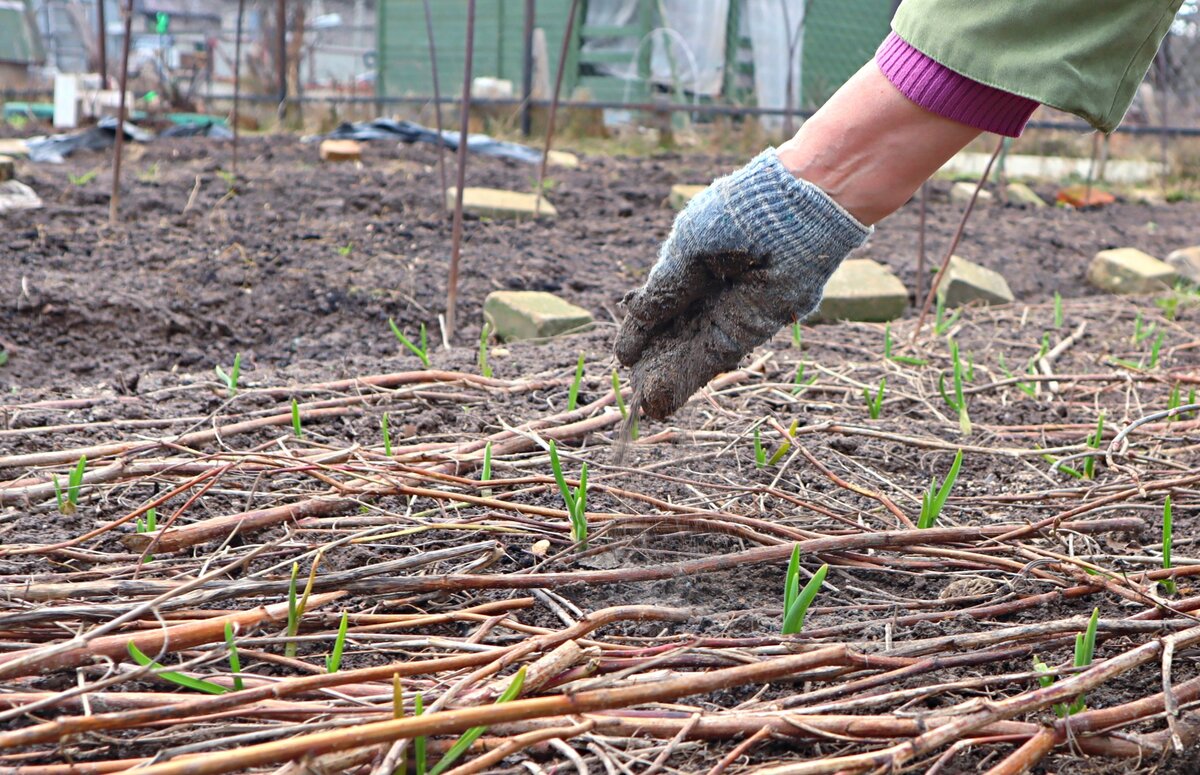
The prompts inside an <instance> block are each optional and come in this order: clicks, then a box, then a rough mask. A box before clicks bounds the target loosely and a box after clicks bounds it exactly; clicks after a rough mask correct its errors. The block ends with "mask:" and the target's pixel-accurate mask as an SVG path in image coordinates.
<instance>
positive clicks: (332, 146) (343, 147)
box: [321, 140, 362, 161]
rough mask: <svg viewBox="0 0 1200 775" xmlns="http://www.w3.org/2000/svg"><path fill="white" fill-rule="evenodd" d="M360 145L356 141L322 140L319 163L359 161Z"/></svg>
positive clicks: (360, 158)
mask: <svg viewBox="0 0 1200 775" xmlns="http://www.w3.org/2000/svg"><path fill="white" fill-rule="evenodd" d="M361 160H362V143H360V142H358V141H357V140H322V141H321V161H361Z"/></svg>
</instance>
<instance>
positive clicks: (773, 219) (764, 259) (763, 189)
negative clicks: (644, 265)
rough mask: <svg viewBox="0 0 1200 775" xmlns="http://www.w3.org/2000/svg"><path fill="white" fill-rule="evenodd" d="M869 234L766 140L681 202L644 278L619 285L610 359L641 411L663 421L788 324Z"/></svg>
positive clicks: (811, 304) (808, 308)
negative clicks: (620, 316) (621, 313)
mask: <svg viewBox="0 0 1200 775" xmlns="http://www.w3.org/2000/svg"><path fill="white" fill-rule="evenodd" d="M870 233H871V229H870V228H869V227H866V226H863V225H862V224H860V223H859V222H858V221H856V220H855V219H854V217H853V216H851V215H850V214H849V213H847V212H846V211H845V210H843V209H842V208H841V206H839V205H838V204H837V203H836V202H834V201H833V200H832V199H830V198H829V196H828V195H827V194H826V193H825V192H824V191H822V190H821V189H819V188H818V187H816V186H814V185H812V184H811V183H808V182H807V181H804V180H800V179H798V178H796V177H795V176H794V175H792V174H791V173H790V172H788V171H787V170H786V169H784V167H783V165H782V164H781V163H780V161H779V157H778V156H777V155H776V153H775V150H774V149H768V150H766V151H764V152H763V153H761V154H759V155H758V156H757V157H756V158H755V159H754V160H753V161H751V162H750V163H749V164H747V165H746V166H745V167H743V168H742V169H740V170H738V171H737V172H734V173H733V174H732V175H728V176H726V177H723V178H718V179H717V180H715V181H714V182H713V183H712V185H710V186H709V187H708V188H707V189H705V190H704V191H703V192H702V193H701V194H699V195H698V196H696V197H695V198H693V199H692V201H691V202H689V203H688V206H687V207H686V208H684V210H683V212H681V213H680V214H679V217H678V218H676V219H675V225H674V227H673V228H672V229H671V234H670V236H669V237H667V240H666V242H664V243H663V245H662V249H661V250H660V251H659V257H658V262H657V263H655V265H654V266H653V268H651V270H650V275H649V277H648V278H647V280H646V284H645V285H643V286H642V287H641V288H638V289H636V290H633V291H630V292H629V293H628V294H626V295H625V298H624V299H623V300H622V304H623V305H624V306H625V308H626V310H627V312H628V314H627V315H626V316H625V320H624V321H623V322H622V323H621V329H620V332H619V333H618V334H617V341H616V346H615V349H616V354H617V359H618V360H619V361H620V362H621V363H622V364H623V365H625V366H631V367H633V385H634V388H635V391H637V392H638V393H639V394H640V398H641V405H642V410H643V411H644V412H645V413H646V414H647V415H648V416H650V417H652V418H655V419H662V418H665V417H667V416H668V415H670V414H672V413H674V412H675V410H677V409H678V408H679V407H680V406H682V405H683V403H684V402H685V401H687V399H688V398H689V397H690V396H691V395H692V394H693V393H695V392H696V391H697V390H699V389H700V388H701V387H703V386H704V385H705V384H707V383H708V381H709V380H710V379H712V378H713V377H715V376H716V375H718V374H720V373H721V372H723V371H729V370H730V369H733V368H735V367H736V366H737V364H738V361H740V360H741V358H742V356H744V355H746V353H748V352H750V351H751V350H753V349H754V348H755V347H757V346H758V345H760V344H762V343H763V342H765V341H766V340H767V339H769V338H770V337H771V336H772V335H773V334H774V333H775V332H776V331H778V330H779V329H780V328H782V327H783V326H785V325H787V324H788V323H790V322H792V321H795V320H799V319H802V318H804V317H806V316H807V315H809V314H810V313H812V312H813V310H815V309H816V308H817V304H818V303H820V301H821V292H822V290H823V289H824V287H825V282H826V281H827V280H828V279H829V276H830V275H831V274H833V270H834V269H836V268H837V267H838V265H839V264H840V263H841V262H842V259H843V258H845V257H846V255H847V254H848V253H850V251H852V250H854V249H855V248H857V247H858V246H859V245H861V244H862V243H863V242H864V241H865V240H866V238H867V236H868V235H869V234H870Z"/></svg>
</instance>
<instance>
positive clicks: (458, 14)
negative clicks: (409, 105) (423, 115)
mask: <svg viewBox="0 0 1200 775" xmlns="http://www.w3.org/2000/svg"><path fill="white" fill-rule="evenodd" d="M429 5H430V9H431V12H432V18H433V34H434V42H435V43H436V45H437V66H438V81H439V85H440V86H441V89H442V93H443V94H445V95H455V94H458V93H459V92H460V91H461V90H462V79H463V65H464V54H465V53H466V45H465V43H466V29H467V2H466V0H433V1H432V2H430V4H429ZM569 6H570V3H568V2H547V0H541V1H540V2H538V3H537V6H536V8H537V10H536V17H535V21H534V24H535V26H537V27H541V28H542V29H544V30H545V31H546V48H547V49H548V53H549V58H550V73H551V77H553V74H554V71H555V68H557V67H558V51H559V45H560V43H561V42H562V35H563V30H564V28H565V27H566V22H567V12H568V9H569ZM377 14H378V16H377V19H376V31H377V34H378V51H379V66H378V83H377V89H378V91H379V94H380V95H381V96H385V97H406V96H427V95H431V94H433V76H432V73H431V71H430V67H429V43H428V38H427V36H426V34H425V8H424V3H423V2H422V0H379V4H378V10H377ZM524 46H525V0H485V1H484V2H478V3H476V11H475V58H474V62H473V63H472V67H471V70H472V73H473V74H474V75H475V76H476V77H479V76H493V77H497V78H507V79H508V80H511V81H512V82H513V85H514V86H515V87H516V88H517V90H518V91H519V90H520V83H521V69H522V61H521V60H522V56H523V53H524ZM573 86H574V78H573V74H572V73H567V74H566V75H565V76H564V83H563V92H564V93H565V94H570V93H571V89H572V87H573Z"/></svg>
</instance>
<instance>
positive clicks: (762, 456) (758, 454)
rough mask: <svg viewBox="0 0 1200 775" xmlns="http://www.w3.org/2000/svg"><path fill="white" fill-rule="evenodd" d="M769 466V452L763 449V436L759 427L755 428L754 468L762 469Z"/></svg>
mask: <svg viewBox="0 0 1200 775" xmlns="http://www.w3.org/2000/svg"><path fill="white" fill-rule="evenodd" d="M766 464H767V451H766V450H765V449H763V445H762V434H761V433H760V432H759V429H758V426H757V425H755V426H754V467H755V468H762V467H763V466H765V465H766Z"/></svg>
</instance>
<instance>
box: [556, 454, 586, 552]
mask: <svg viewBox="0 0 1200 775" xmlns="http://www.w3.org/2000/svg"><path fill="white" fill-rule="evenodd" d="M550 469H551V470H552V471H553V472H554V481H555V482H556V483H557V484H558V491H559V492H560V493H562V499H563V503H565V504H566V506H567V516H568V517H570V520H571V540H572V541H574V542H575V543H577V544H579V548H580V549H581V550H582V549H587V537H588V524H587V463H584V464H583V465H582V466H581V467H580V469H579V487H577V488H575V489H574V490H572V489H571V487H570V486H569V485H568V484H567V479H566V477H564V476H563V472H562V461H560V460H559V459H558V447H557V446H556V445H555V443H554V439H551V440H550Z"/></svg>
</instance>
